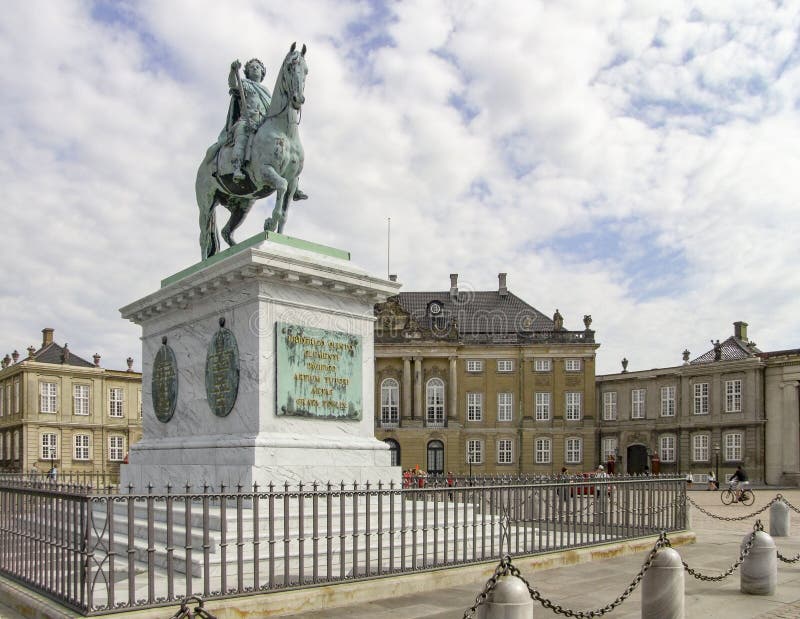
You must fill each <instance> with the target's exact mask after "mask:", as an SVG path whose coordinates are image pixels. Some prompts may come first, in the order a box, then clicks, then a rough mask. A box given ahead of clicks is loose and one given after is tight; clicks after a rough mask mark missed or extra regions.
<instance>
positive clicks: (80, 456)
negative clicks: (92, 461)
mask: <svg viewBox="0 0 800 619" xmlns="http://www.w3.org/2000/svg"><path fill="white" fill-rule="evenodd" d="M73 441H74V447H73V455H72V457H73V459H74V460H88V459H89V435H88V434H76V435H75V436H74V437H73Z"/></svg>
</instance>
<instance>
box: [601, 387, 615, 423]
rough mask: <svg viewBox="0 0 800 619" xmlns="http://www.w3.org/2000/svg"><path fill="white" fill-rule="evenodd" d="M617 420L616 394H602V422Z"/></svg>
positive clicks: (606, 392)
mask: <svg viewBox="0 0 800 619" xmlns="http://www.w3.org/2000/svg"><path fill="white" fill-rule="evenodd" d="M616 420H617V392H616V391H604V392H603V421H616Z"/></svg>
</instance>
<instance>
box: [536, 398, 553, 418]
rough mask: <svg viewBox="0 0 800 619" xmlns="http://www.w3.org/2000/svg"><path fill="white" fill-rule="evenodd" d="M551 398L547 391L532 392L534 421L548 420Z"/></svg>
mask: <svg viewBox="0 0 800 619" xmlns="http://www.w3.org/2000/svg"><path fill="white" fill-rule="evenodd" d="M551 400H552V398H551V397H550V392H549V391H537V392H536V393H535V394H534V402H535V408H536V421H550V401H551Z"/></svg>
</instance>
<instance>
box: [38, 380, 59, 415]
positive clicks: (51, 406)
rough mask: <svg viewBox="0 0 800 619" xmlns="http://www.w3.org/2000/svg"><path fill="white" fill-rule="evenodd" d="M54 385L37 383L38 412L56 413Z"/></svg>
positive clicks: (55, 386)
mask: <svg viewBox="0 0 800 619" xmlns="http://www.w3.org/2000/svg"><path fill="white" fill-rule="evenodd" d="M56 388H57V385H56V383H39V411H40V412H42V413H55V412H56Z"/></svg>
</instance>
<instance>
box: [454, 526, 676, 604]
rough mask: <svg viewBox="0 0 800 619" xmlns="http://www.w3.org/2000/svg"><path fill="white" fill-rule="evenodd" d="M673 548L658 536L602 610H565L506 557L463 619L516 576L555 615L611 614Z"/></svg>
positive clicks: (664, 536) (663, 534) (663, 536)
mask: <svg viewBox="0 0 800 619" xmlns="http://www.w3.org/2000/svg"><path fill="white" fill-rule="evenodd" d="M668 547H672V544H670V541H669V539H668V538H667V534H666V532H662V533H661V535H659V536H658V540H657V541H656V543H655V544H654V545H653V548H652V549H651V550H650V553H649V554H648V555H647V559H646V560H645V562H644V563H643V564H642V568H641V569H640V570H639V573H638V574H636V576H635V577H634V579H633V580H632V581H631V583H630V584H629V585H628V586H627V588H626V589H625V591H623V592H622V593H621V594H620V595H619V596H618V597H617V598H616V599H615V600H614V601H613V602H611V603H610V604H606V605H605V606H603V607H602V608H598V609H596V610H587V611H581V610H572V609H569V608H564V607H562V606H561V605H559V604H555V603H553V602H552V601H551V600H549V599H547V598H545V597H543V596H542V594H541V593H540V592H539V591H538V590H537V589H536V588H534V587H533V586H531V584H530V583H529V582H528V581H527V580H525V578H523V576H522V574H521V573H520V571H519V569H517V567H516V566H514V565H513V564H512V563H511V557H510V556H508V555H506V556H505V557H503V559H502V560H501V561H500V565H498V566H497V568H496V569H495V571H494V574H493V575H492V577H491V578H490V579H489V580H488V581H487V582H486V585H485V586H484V588H483V591H481V592H480V594H478V597H477V598H475V604H474V605H473V606H471V607H470V608H468V609H467V610H466V611H464V616H463V619H472V618H473V617H474V616H475V612H476V611H477V609H478V607H479V606H481V605H482V604H484V603H485V602H486V600H487V599H488V597H489V593H491V592H492V591H493V590H494V588H495V587H496V586H497V579H498V578H499V577H500V576H509V575H510V576H516V577H517V578H519V579H520V580H521V581H522V582H523V583H525V586H526V587H527V588H528V593H530V596H531V599H533V600H535V601H537V602H539V604H541V605H542V606H543V607H545V608H548V609H550V610H552V611H553V612H554V613H556V614H559V615H564V616H566V617H578V618H579V619H588V618H590V617H602V616H603V615H605V614H606V613H610V612H611V611H612V610H614V609H615V608H616V607H617V606H619V605H620V604H622V602H624V601H625V600H626V599H628V597H630V595H631V594H632V593H633V592H634V591H635V590H636V587H638V586H639V583H640V582H641V581H642V578H644V575H645V573H646V572H647V570H649V569H650V566H651V565H652V564H653V560H654V559H655V557H656V554H657V553H658V551H659V549H660V548H668Z"/></svg>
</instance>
